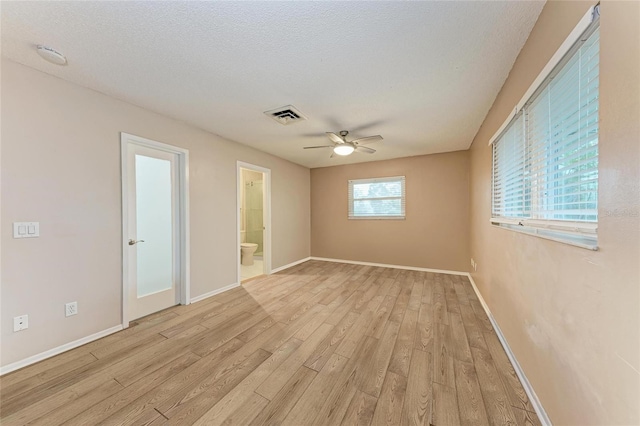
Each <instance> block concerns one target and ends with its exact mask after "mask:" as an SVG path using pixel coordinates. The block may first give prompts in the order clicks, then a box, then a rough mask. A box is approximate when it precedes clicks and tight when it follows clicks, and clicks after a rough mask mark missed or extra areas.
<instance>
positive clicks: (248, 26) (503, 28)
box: [2, 1, 544, 167]
mask: <svg viewBox="0 0 640 426" xmlns="http://www.w3.org/2000/svg"><path fill="white" fill-rule="evenodd" d="M543 5H544V2H540V1H533V2H529V1H502V2H501V1H473V2H450V1H445V2H397V1H396V2H333V1H331V2H153V1H151V2H98V1H91V2H6V1H3V2H2V55H3V56H6V57H8V58H9V59H11V60H14V61H16V62H19V63H22V64H25V65H27V66H30V67H33V68H36V69H38V70H41V71H43V72H46V73H49V74H52V75H55V76H58V77H60V78H63V79H65V80H68V81H71V82H74V83H77V84H79V85H82V86H86V87H89V88H91V89H94V90H97V91H100V92H103V93H106V94H108V95H110V96H113V97H116V98H118V99H122V100H125V101H128V102H131V103H133V104H136V105H139V106H142V107H144V108H147V109H149V110H152V111H155V112H158V113H160V114H164V115H167V116H169V117H173V118H176V119H179V120H183V121H185V122H188V123H191V124H193V125H195V126H198V127H200V128H202V129H206V130H208V131H211V132H212V133H215V134H218V135H221V136H223V137H225V138H228V139H231V140H234V141H237V142H239V143H242V144H246V145H250V146H253V147H255V148H257V149H259V150H262V151H266V152H269V153H271V154H274V155H277V156H279V157H282V158H286V159H288V160H290V161H293V162H295V163H298V164H302V165H305V166H307V167H321V166H329V165H337V164H345V163H354V162H362V161H373V160H382V159H387V158H397V157H405V156H412V155H421V154H429V153H437V152H447V151H456V150H461V149H467V148H468V147H469V145H470V144H471V141H472V139H473V137H474V135H475V133H476V132H477V130H478V128H479V126H480V124H481V123H482V120H483V119H484V117H485V115H486V113H487V112H488V110H489V108H490V106H491V104H492V103H493V100H494V99H495V97H496V95H497V93H498V91H499V90H500V88H501V86H502V84H503V82H504V81H505V79H506V77H507V75H508V73H509V70H510V69H511V66H512V65H513V62H514V61H515V58H516V56H517V55H518V52H519V51H520V49H521V47H522V45H523V44H524V42H525V40H526V39H527V37H528V35H529V32H530V31H531V28H532V27H533V24H534V23H535V21H536V19H537V17H538V15H539V14H540V11H541V10H542V7H543ZM35 44H45V45H49V46H51V47H54V48H55V49H58V50H60V51H62V52H63V53H64V54H65V55H66V56H67V59H68V61H69V63H68V65H67V66H64V67H60V66H56V65H52V64H49V63H47V62H45V61H44V60H42V59H41V58H40V57H39V56H38V55H37V54H36V52H35V48H34V46H35ZM287 104H293V105H295V106H296V107H297V108H299V109H300V110H301V111H302V112H303V113H304V114H305V115H307V116H308V118H309V120H308V121H304V122H300V123H296V124H293V125H289V126H282V125H280V124H278V123H276V122H275V121H273V120H271V119H269V118H268V117H266V116H265V115H264V114H263V111H266V110H270V109H273V108H277V107H280V106H284V105H287ZM343 129H345V130H351V136H352V137H354V138H355V137H362V136H369V135H375V134H381V135H382V136H383V137H384V142H382V143H376V144H373V145H370V146H371V147H372V148H375V149H377V150H378V152H377V153H376V154H373V155H367V154H359V153H354V154H353V155H351V156H349V157H345V158H338V157H334V158H332V159H329V155H330V153H331V152H330V150H329V149H327V150H303V149H302V147H303V146H306V145H324V144H325V142H327V141H328V139H326V137H325V136H324V135H323V134H324V132H327V131H333V132H338V131H340V130H343ZM142 136H144V135H142Z"/></svg>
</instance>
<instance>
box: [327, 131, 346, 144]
mask: <svg viewBox="0 0 640 426" xmlns="http://www.w3.org/2000/svg"><path fill="white" fill-rule="evenodd" d="M327 136H329V139H331V140H332V141H333V142H335V143H344V140H343V139H342V138H341V137H340V136H338V135H336V134H335V133H332V132H327Z"/></svg>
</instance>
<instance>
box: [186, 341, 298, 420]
mask: <svg viewBox="0 0 640 426" xmlns="http://www.w3.org/2000/svg"><path fill="white" fill-rule="evenodd" d="M299 346H300V342H299V341H297V340H296V339H292V340H291V341H289V342H287V343H285V344H283V345H282V346H280V347H279V348H278V349H277V350H276V351H275V352H274V353H273V354H272V355H271V356H270V357H269V358H268V359H267V360H266V361H264V362H262V363H261V364H260V365H259V366H258V367H256V369H255V370H253V371H252V372H251V373H250V374H249V375H248V376H247V377H246V378H245V379H244V380H242V381H241V382H240V383H239V384H238V385H237V386H235V387H234V388H233V389H231V390H230V391H229V392H228V393H227V394H226V395H225V396H224V397H223V398H222V399H220V401H218V402H217V403H216V404H215V405H214V406H213V407H211V409H210V410H209V411H207V412H206V413H205V414H204V415H203V416H202V417H200V418H199V419H198V420H197V421H196V422H195V423H194V424H195V425H206V424H208V423H211V422H213V421H216V422H218V421H219V420H223V419H226V418H227V417H228V416H229V415H230V414H231V413H233V412H234V411H235V410H236V409H238V408H239V407H242V405H243V404H245V403H246V400H247V398H248V397H249V396H251V395H253V393H254V391H255V390H256V389H257V388H258V386H260V385H261V384H262V383H263V382H264V380H266V378H267V377H269V376H270V375H271V373H273V371H275V370H276V369H277V368H278V367H279V366H280V365H281V364H282V363H283V362H284V361H285V360H286V359H287V358H289V356H290V355H291V354H292V353H293V352H294V351H295V350H296V349H297V348H298V347H299Z"/></svg>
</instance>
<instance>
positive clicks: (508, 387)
mask: <svg viewBox="0 0 640 426" xmlns="http://www.w3.org/2000/svg"><path fill="white" fill-rule="evenodd" d="M485 341H486V343H487V346H488V348H489V353H490V354H491V359H493V363H494V365H495V366H496V370H497V371H498V374H499V376H500V379H501V380H502V384H503V385H504V389H505V391H506V392H507V396H508V397H509V402H510V404H511V406H512V407H516V408H520V409H522V410H527V411H535V409H534V408H533V405H532V404H531V401H529V397H528V396H527V392H526V391H525V390H524V387H522V383H520V379H518V375H517V374H516V372H515V370H514V369H513V365H511V361H509V358H508V357H507V354H506V352H505V351H504V348H503V347H502V344H501V343H500V340H498V336H496V335H495V333H485Z"/></svg>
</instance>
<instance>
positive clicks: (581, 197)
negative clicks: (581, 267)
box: [491, 10, 600, 249]
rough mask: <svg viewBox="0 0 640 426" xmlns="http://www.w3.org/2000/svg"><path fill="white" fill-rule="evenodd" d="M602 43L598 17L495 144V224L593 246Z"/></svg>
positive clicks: (519, 109)
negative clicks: (600, 48) (600, 52)
mask: <svg viewBox="0 0 640 426" xmlns="http://www.w3.org/2000/svg"><path fill="white" fill-rule="evenodd" d="M596 12H597V10H596ZM594 16H596V14H594ZM599 39H600V37H599V28H598V20H597V19H594V20H593V21H592V22H591V23H590V24H589V25H588V26H587V28H586V29H585V30H584V32H582V33H581V35H580V37H579V38H578V40H577V42H575V43H574V45H573V46H572V47H571V48H570V49H569V50H568V51H567V52H566V53H565V55H564V56H563V57H562V59H560V60H559V62H558V63H557V64H556V65H555V67H554V68H553V69H552V71H551V72H550V73H549V74H548V75H547V76H546V78H544V79H543V80H542V84H540V85H539V87H537V88H536V89H535V90H534V91H533V92H532V95H531V96H530V97H529V98H528V99H526V100H525V101H524V103H522V105H521V107H520V108H517V113H516V114H515V115H514V117H513V118H512V119H511V120H510V122H509V123H508V125H507V126H506V127H504V130H502V131H501V132H500V133H499V135H498V136H497V138H495V139H493V176H492V177H493V182H492V191H493V194H492V219H491V221H492V223H494V224H497V225H502V226H506V227H511V228H517V229H520V230H524V231H525V232H532V233H535V234H539V235H541V236H545V237H547V238H551V239H559V240H561V241H566V242H571V243H575V244H576V245H582V246H585V247H588V248H592V249H595V248H596V246H595V243H596V230H597V221H598V94H599V91H598V76H599Z"/></svg>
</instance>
